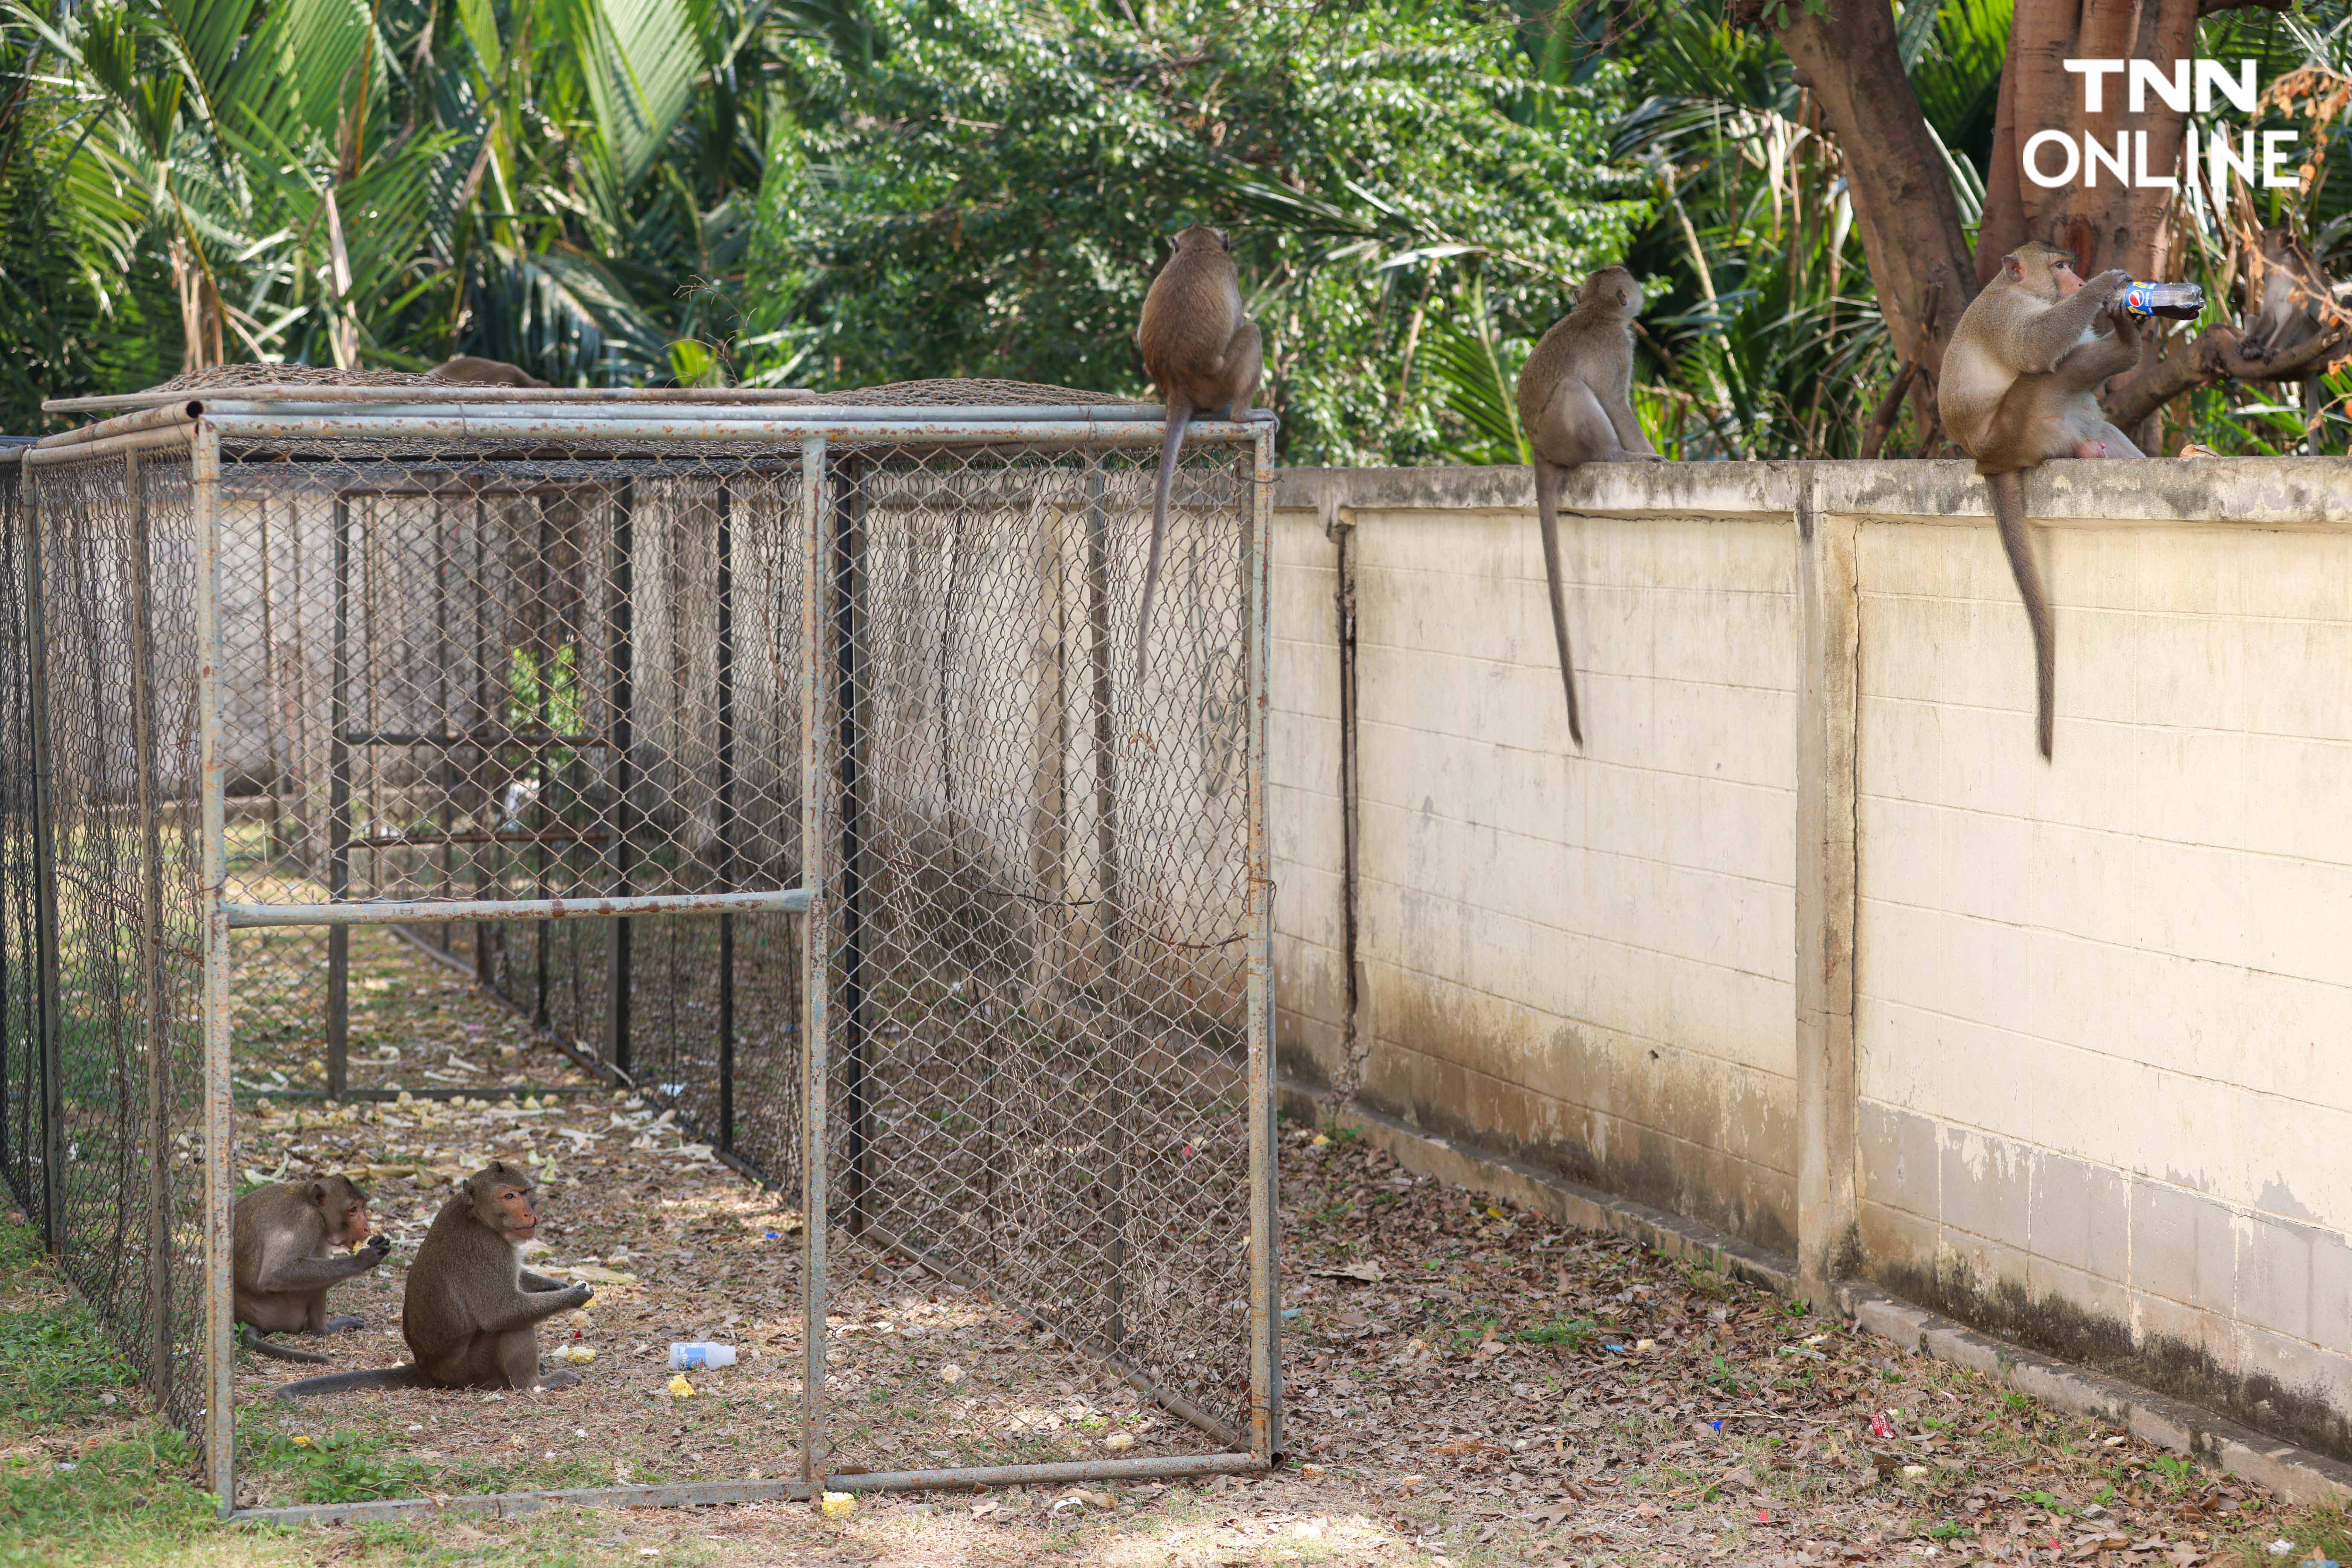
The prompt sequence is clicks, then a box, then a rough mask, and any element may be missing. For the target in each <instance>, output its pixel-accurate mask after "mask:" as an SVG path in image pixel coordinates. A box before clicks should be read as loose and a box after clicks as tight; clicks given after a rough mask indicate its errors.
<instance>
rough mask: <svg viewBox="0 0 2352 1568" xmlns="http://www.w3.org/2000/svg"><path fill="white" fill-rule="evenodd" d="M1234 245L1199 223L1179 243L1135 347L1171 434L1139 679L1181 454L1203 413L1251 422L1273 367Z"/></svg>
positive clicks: (1148, 579) (1139, 620)
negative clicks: (1250, 313)
mask: <svg viewBox="0 0 2352 1568" xmlns="http://www.w3.org/2000/svg"><path fill="white" fill-rule="evenodd" d="M1233 251H1234V245H1233V241H1232V240H1231V239H1229V238H1228V237H1226V236H1225V234H1224V231H1223V230H1222V229H1214V228H1211V227H1210V226H1208V225H1206V224H1200V223H1196V224H1193V225H1192V226H1190V227H1189V228H1187V229H1185V230H1184V232H1183V233H1181V234H1180V235H1178V236H1177V237H1176V249H1175V253H1174V254H1173V255H1171V256H1170V257H1169V258H1168V265H1167V266H1165V267H1163V268H1160V276H1159V277H1157V278H1155V279H1152V280H1151V291H1150V293H1148V294H1146V295H1145V296H1144V297H1143V320H1142V321H1141V322H1139V324H1138V325H1137V327H1136V329H1135V346H1136V348H1137V349H1138V350H1139V351H1141V353H1142V355H1143V368H1144V371H1145V373H1146V374H1149V375H1150V377H1151V379H1152V381H1153V382H1154V383H1155V384H1158V386H1159V388H1160V397H1161V399H1162V400H1163V401H1164V402H1165V403H1166V404H1167V419H1168V434H1167V436H1166V437H1165V438H1164V439H1162V440H1161V442H1160V479H1159V484H1158V488H1157V489H1154V490H1153V492H1152V500H1151V555H1150V559H1149V560H1148V561H1147V562H1146V563H1144V568H1143V603H1142V605H1141V607H1140V608H1139V609H1138V610H1137V612H1136V616H1135V674H1136V679H1137V680H1138V681H1140V680H1141V679H1142V678H1143V649H1144V644H1145V642H1146V640H1147V639H1148V638H1149V637H1150V635H1151V600H1152V597H1153V595H1155V594H1157V593H1158V592H1159V588H1160V547H1161V545H1162V544H1163V543H1164V542H1166V540H1167V537H1168V487H1169V485H1170V483H1171V481H1172V480H1173V479H1175V477H1176V452H1177V448H1178V447H1181V446H1182V445H1183V442H1184V426H1185V425H1186V424H1187V423H1188V422H1189V421H1190V420H1191V419H1192V416H1194V415H1195V414H1207V415H1212V416H1217V417H1221V418H1225V419H1246V418H1248V417H1249V413H1250V399H1251V398H1252V397H1255V395H1257V384H1258V378H1259V376H1260V374H1262V373H1263V372H1264V369H1265V340H1264V339H1263V338H1262V337H1261V336H1260V335H1259V332H1258V330H1257V323H1256V322H1255V321H1251V320H1250V319H1249V317H1247V316H1246V315H1244V314H1243V313H1242V287H1241V273H1240V270H1239V269H1238V268H1235V267H1234V255H1233Z"/></svg>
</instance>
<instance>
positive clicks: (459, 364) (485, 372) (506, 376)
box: [433, 354, 547, 386]
mask: <svg viewBox="0 0 2352 1568" xmlns="http://www.w3.org/2000/svg"><path fill="white" fill-rule="evenodd" d="M433 379H434V380H436V381H463V382H470V383H472V384H474V385H476V386H545V385H546V384H547V383H545V382H543V381H541V380H540V379H539V377H537V376H535V375H533V374H530V372H529V371H527V370H525V369H523V368H522V367H521V366H520V365H517V364H509V363H507V362H506V361H504V360H502V359H480V358H477V357H476V356H475V355H473V354H455V355H452V356H451V357H450V358H449V360H448V361H447V362H446V363H444V364H442V366H441V367H440V368H439V369H437V370H436V371H435V372H434V373H433Z"/></svg>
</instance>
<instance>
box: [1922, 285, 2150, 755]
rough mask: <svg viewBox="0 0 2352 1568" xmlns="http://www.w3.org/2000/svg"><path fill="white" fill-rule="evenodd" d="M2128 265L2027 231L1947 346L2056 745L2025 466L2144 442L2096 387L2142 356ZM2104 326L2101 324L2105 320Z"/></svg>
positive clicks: (1956, 407)
mask: <svg viewBox="0 0 2352 1568" xmlns="http://www.w3.org/2000/svg"><path fill="white" fill-rule="evenodd" d="M2130 281H2131V275H2130V274H2129V273H2127V272H2120V271H2116V270H2114V269H2112V268H2111V269H2109V270H2108V271H2105V272H2102V273H2100V274H2099V275H2098V276H2097V277H2096V278H2094V279H2091V280H2090V281H2089V282H2088V283H2085V282H2084V281H2083V280H2082V279H2081V278H2079V277H2077V276H2076V275H2075V272H2074V257H2073V256H2071V255H2069V254H2068V253H2067V252H2065V251H2063V250H2060V249H2058V248H2057V247H2054V246H2049V245H2044V244H2042V242H2041V241H2039V240H2032V241H2029V242H2028V243H2026V244H2024V245H2021V246H2020V247H2018V248H2017V249H2015V250H2012V251H2011V252H2010V253H2009V254H2008V255H2007V256H2006V257H2003V258H2001V264H2000V271H1998V272H1996V273H1994V274H1993V278H1992V281H1991V282H1990V283H1988V284H1986V285H1985V286H1984V291H1983V292H1982V293H1980V294H1979V295H1978V296H1977V297H1976V298H1975V299H1974V300H1971V301H1970V302H1969V308H1968V310H1966V311H1965V312H1964V313H1963V314H1962V315H1961V317H1960V323H1959V325H1958V326H1957V327H1955V328H1954V329H1953V330H1952V341H1951V344H1950V346H1949V347H1948V348H1947V349H1945V351H1944V378H1943V383H1942V384H1941V385H1940V386H1938V387H1937V394H1936V398H1937V411H1938V412H1939V413H1941V415H1942V416H1943V420H1944V427H1945V428H1946V429H1948V430H1949V431H1950V432H1951V433H1952V438H1953V439H1954V440H1956V441H1958V443H1959V444H1960V447H1961V448H1962V449H1963V450H1965V451H1966V452H1967V453H1968V454H1969V456H1970V457H1972V458H1975V459H1976V460H1977V472H1978V473H1979V474H1982V475H1983V476H1985V479H1986V481H1987V483H1988V484H1989V485H1990V487H1991V489H1992V514H1993V521H1995V522H1996V523H1997V524H1998V525H1999V526H2000V544H2001V549H2002V550H2004V551H2005V552H2008V555H2009V568H2010V571H2011V573H2012V574H2014V575H2015V576H2016V578H2017V591H2018V593H2019V594H2020V595H2021V596H2022V597H2023V598H2024V600H2025V616H2026V619H2027V620H2028V621H2029V622H2030V623H2031V624H2032V628H2033V661H2034V676H2035V693H2036V704H2035V724H2034V732H2035V735H2036V738H2037V739H2038V740H2039V742H2040V743H2041V747H2042V756H2043V757H2044V758H2047V757H2048V756H2049V755H2050V742H2051V729H2052V715H2053V705H2054V701H2055V697H2056V672H2055V670H2054V669H2053V658H2054V655H2055V649H2054V647H2053V640H2052V633H2051V626H2050V601H2049V598H2048V597H2047V595H2044V594H2043V593H2042V573H2041V569H2040V568H2039V567H2038V566H2036V565H2035V564H2034V560H2033V543H2032V540H2030V539H2028V538H2027V537H2026V532H2025V489H2024V486H2023V484H2022V483H2021V481H2020V480H2019V479H2018V477H2017V476H2018V474H2019V473H2020V472H2021V471H2022V470H2024V469H2026V468H2038V467H2040V466H2041V465H2042V463H2045V462H2047V461H2049V460H2050V459H2051V458H2137V457H2138V456H2140V450H2139V448H2138V447H2135V446H2133V445H2132V443H2131V441H2130V440H2129V438H2127V437H2126V436H2125V435H2124V433H2123V432H2122V431H2120V430H2118V429H2116V427H2115V426H2113V425H2111V424H2109V423H2108V422H2107V416H2106V415H2105V412H2104V411H2102V410H2101V409H2100V407H2099V399H2098V391H2099V387H2100V386H2101V385H2102V384H2104V383H2105V381H2106V379H2107V378H2108V377H2109V376H2111V375H2116V374H2121V373H2122V372H2124V371H2127V370H2129V369H2131V368H2132V367H2133V366H2134V365H2136V364H2137V363H2139V356H2140V342H2141V339H2140V328H2139V322H2138V321H2137V318H2135V317H2133V316H2132V315H2131V314H2130V313H2129V312H2128V311H2126V310H2125V309H2124V301H2123V290H2124V287H2125V285H2126V284H2128V283H2129V282H2130ZM2102 329H2105V330H2104V331H2103V330H2102Z"/></svg>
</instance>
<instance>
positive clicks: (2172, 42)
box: [1977, 0, 2198, 284]
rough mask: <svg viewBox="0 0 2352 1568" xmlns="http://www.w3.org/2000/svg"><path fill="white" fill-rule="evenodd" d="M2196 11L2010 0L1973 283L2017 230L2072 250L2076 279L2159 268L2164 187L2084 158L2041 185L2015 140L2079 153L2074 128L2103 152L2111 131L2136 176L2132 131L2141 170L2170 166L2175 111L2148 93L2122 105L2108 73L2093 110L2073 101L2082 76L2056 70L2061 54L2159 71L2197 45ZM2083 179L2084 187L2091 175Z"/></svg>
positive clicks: (1988, 271) (2081, 97) (2163, 4)
mask: <svg viewBox="0 0 2352 1568" xmlns="http://www.w3.org/2000/svg"><path fill="white" fill-rule="evenodd" d="M2197 10H2198V0H2018V5H2017V10H2016V14H2015V16H2014V17H2013V18H2012V19H2011V23H2010V29H2009V58H2008V60H2007V61H2006V62H2005V64H2004V65H2003V67H2002V69H2001V74H2000V104H1999V106H1998V108H1997V109H1996V110H1995V111H1994V120H1993V142H1992V166H1991V169H1990V172H1989V174H1988V175H1987V178H1986V181H1985V211H1984V223H1983V225H1982V226H1981V227H1979V230H1978V232H1977V281H1978V282H1979V284H1981V283H1982V282H1983V281H1984V280H1985V279H1988V278H1990V277H1991V276H1992V274H1993V269H1994V268H1997V267H1999V266H2000V258H2002V257H2004V256H2006V255H2008V254H2009V253H2010V252H2011V251H2012V250H2014V249H2016V248H2017V247H2019V246H2021V245H2022V244H2024V243H2025V242H2026V241H2027V240H2029V239H2040V240H2046V241H2048V242H2049V243H2050V244H2052V245H2055V246H2059V247H2063V248H2064V249H2067V250H2071V251H2073V252H2074V260H2075V263H2076V265H2077V267H2078V268H2080V269H2081V271H2082V274H2083V276H2084V277H2085V278H2089V277H2093V276H2095V275H2096V274H2098V273H2100V272H2103V271H2105V269H2106V268H2110V267H2120V268H2123V269H2124V270H2125V271H2126V272H2128V273H2130V274H2131V275H2132V276H2133V277H2135V278H2162V277H2163V276H2164V275H2165V272H2166V268H2168V266H2169V264H2170V262H2171V259H2172V247H2173V239H2174V236H2173V232H2172V229H2171V227H2170V226H2169V224H2168V222H2167V213H2168V209H2169V207H2170V205H2171V204H2172V200H2173V195H2174V193H2173V192H2172V191H2170V190H2168V189H2166V188H2164V187H2162V186H2149V187H2145V188H2142V187H2137V186H2135V185H2132V184H2128V183H2126V182H2122V181H2118V180H2116V177H2115V175H2114V174H2113V173H2112V171H2110V170H2107V169H2104V168H2099V167H2097V166H2096V165H2095V164H2092V163H2091V162H2090V160H2089V159H2088V157H2087V156H2084V168H2083V169H2082V170H2081V171H2080V172H2079V173H2078V174H2077V176H2076V177H2075V178H2074V180H2071V181H2069V182H2068V183H2067V184H2063V185H2060V186H2057V187H2055V188H2054V189H2049V190H2045V189H2043V188H2042V186H2040V185H2037V184H2034V183H2033V182H2032V181H2031V180H2029V179H2027V178H2026V177H2025V172H2024V169H2025V144H2026V143H2027V142H2030V141H2032V139H2033V138H2034V137H2035V136H2036V135H2037V134H2039V133H2040V132H2044V131H2055V132H2058V133H2059V134H2060V135H2062V136H2064V137H2065V138H2066V139H2067V140H2068V141H2069V142H2072V143H2073V144H2074V148H2075V151H2076V153H2077V154H2078V155H2082V154H2083V139H2084V136H2085V135H2086V134H2087V135H2088V136H2090V137H2091V138H2092V139H2093V140H2095V141H2096V142H2098V143H2099V145H2100V146H2102V147H2104V148H2105V149H2107V150H2108V151H2109V152H2110V153H2113V152H2114V151H2115V150H2116V146H2117V143H2118V139H2121V142H2122V146H2123V151H2124V153H2125V155H2126V158H2127V159H2128V161H2129V162H2128V164H2127V166H2128V167H2129V168H2130V169H2131V170H2132V171H2133V172H2134V174H2137V171H2138V170H2139V168H2140V166H2141V160H2140V154H2139V150H2138V149H2139V142H2140V138H2141V136H2142V135H2143V134H2144V135H2145V136H2146V138H2147V159H2146V167H2147V173H2148V174H2151V175H2155V176H2159V177H2161V176H2171V175H2174V174H2177V173H2178V172H2179V171H2178V165H2179V161H2180V148H2181V142H2182V138H2183V135H2184V133H2185V132H2186V128H2187V124H2188V114H2187V111H2186V110H2177V109H2172V108H2170V107H2168V106H2167V105H2166V103H2165V101H2164V100H2162V99H2161V98H2158V96H2157V95H2156V94H2154V93H2153V92H2151V93H2149V94H2148V95H2147V99H2146V100H2145V103H2144V105H2143V107H2142V108H2141V110H2140V111H2139V112H2137V113H2133V112H2131V94H2130V87H2129V82H2128V79H2127V78H2126V76H2125V75H2124V74H2123V73H2119V72H2118V73H2113V74H2109V75H2107V76H2106V77H2105V78H2104V79H2103V83H2102V86H2101V89H2100V97H2101V101H2100V106H2099V110H2098V111H2097V112H2095V113H2094V112H2092V111H2091V110H2089V109H2088V108H2086V107H2085V103H2086V83H2087V79H2086V78H2084V76H2083V75H2082V74H2081V73H2079V72H2070V71H2068V70H2067V69H2066V68H2065V67H2064V64H2063V62H2064V61H2066V60H2071V59H2126V60H2128V59H2141V60H2149V61H2152V62H2154V63H2155V64H2156V65H2157V66H2158V68H2161V69H2163V70H2165V71H2166V72H2167V73H2169V72H2170V70H2171V69H2172V62H2173V61H2175V60H2187V59H2192V58H2194V57H2195V55H2196V53H2197ZM2192 84H2193V77H2192ZM2126 127H2129V129H2126ZM2056 156H2057V154H2056V153H2055V152H2054V151H2048V152H2045V153H2043V160H2044V161H2043V163H2042V167H2043V168H2044V169H2045V170H2048V171H2050V172H2052V173H2053V174H2054V173H2055V172H2056V169H2057V165H2056V164H2054V163H2051V162H2050V161H2049V160H2051V159H2054V158H2055V157H2056ZM2094 178H2095V179H2096V180H2097V181H2098V183H2097V184H2091V181H2092V180H2093V179H2094Z"/></svg>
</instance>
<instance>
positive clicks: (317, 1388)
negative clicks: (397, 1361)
mask: <svg viewBox="0 0 2352 1568" xmlns="http://www.w3.org/2000/svg"><path fill="white" fill-rule="evenodd" d="M419 1386H421V1385H420V1384H418V1383H417V1381H416V1365H415V1363H413V1362H412V1363H409V1364H408V1365H406V1366H377V1367H369V1368H367V1369H366V1370H365V1371H362V1372H338V1373H332V1374H331V1375H329V1376H326V1377H306V1378H304V1379H302V1380H301V1381H300V1382H299V1383H281V1384H278V1387H277V1388H276V1390H275V1391H274V1392H275V1393H276V1394H277V1396H278V1398H279V1399H283V1400H294V1399H307V1398H309V1397H310V1395H311V1394H341V1393H343V1392H344V1391H346V1390H347V1389H353V1388H415V1387H419Z"/></svg>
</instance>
